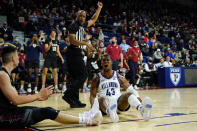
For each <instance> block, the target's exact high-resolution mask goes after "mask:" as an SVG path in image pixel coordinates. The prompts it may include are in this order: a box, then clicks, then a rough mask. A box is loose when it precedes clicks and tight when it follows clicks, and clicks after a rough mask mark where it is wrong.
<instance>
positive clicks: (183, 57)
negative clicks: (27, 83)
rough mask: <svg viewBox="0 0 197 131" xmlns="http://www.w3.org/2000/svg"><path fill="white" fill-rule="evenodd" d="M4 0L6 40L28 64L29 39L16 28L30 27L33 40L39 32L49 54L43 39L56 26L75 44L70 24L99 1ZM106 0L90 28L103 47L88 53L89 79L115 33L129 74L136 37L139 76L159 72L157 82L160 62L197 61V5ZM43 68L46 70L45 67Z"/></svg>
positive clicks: (0, 38)
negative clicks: (17, 33)
mask: <svg viewBox="0 0 197 131" xmlns="http://www.w3.org/2000/svg"><path fill="white" fill-rule="evenodd" d="M0 3H1V4H0V5H1V7H0V12H1V15H6V16H7V18H8V23H4V24H3V26H2V27H1V28H0V44H1V45H4V46H5V45H6V44H8V43H6V42H10V43H12V44H14V45H15V46H16V47H17V48H18V51H19V57H20V66H21V67H24V68H26V65H25V63H26V62H25V61H26V59H27V58H28V55H27V54H28V53H27V48H26V47H27V45H28V43H29V41H28V42H27V43H19V42H18V36H17V37H15V38H13V36H12V29H16V30H22V31H24V32H25V37H28V38H30V41H32V39H33V37H32V36H33V34H34V35H35V34H37V35H38V38H37V39H36V40H37V42H38V43H39V44H40V54H43V55H42V56H43V58H45V49H44V46H43V45H44V43H45V40H46V39H47V37H48V36H49V34H50V30H51V29H55V30H56V34H57V39H58V40H59V43H65V44H66V46H67V45H69V40H68V39H67V35H68V31H67V28H68V26H69V24H70V23H72V22H73V20H74V18H76V12H77V11H78V10H80V9H84V10H86V11H87V19H89V17H90V16H92V14H93V13H94V12H95V7H94V6H93V5H95V2H94V1H91V0H78V1H75V0H72V1H64V0H51V1H47V0H32V1H26V0H20V1H18V0H12V1H11V0H10V1H5V0H4V1H1V2H0ZM103 4H104V7H103V8H104V9H103V10H102V12H101V16H100V17H99V20H98V21H97V22H96V24H95V25H94V26H93V27H90V28H88V29H86V35H91V36H92V37H91V39H90V40H89V41H90V43H91V44H92V45H94V46H95V48H96V49H97V53H95V54H91V55H87V56H88V57H87V58H85V60H86V61H87V67H88V69H89V74H90V78H89V80H91V77H92V74H93V73H96V72H97V71H98V69H99V68H100V64H99V60H100V56H101V54H103V53H108V50H107V51H106V49H108V48H109V47H108V46H110V44H111V43H112V42H113V39H116V40H117V44H118V45H120V49H121V51H122V52H121V53H120V54H118V55H120V57H121V54H122V57H123V60H121V63H120V64H119V65H118V66H119V68H118V69H119V70H120V72H121V73H123V75H125V76H126V77H128V78H129V75H126V74H127V73H128V72H129V70H130V69H129V66H128V56H127V54H128V50H129V49H130V48H133V47H134V43H135V42H136V41H137V42H138V47H139V48H140V51H141V59H142V63H138V72H137V78H139V79H140V78H141V77H143V76H150V77H152V78H155V79H154V80H155V81H153V83H151V84H155V85H157V80H156V78H157V73H156V72H157V70H158V68H163V67H184V66H197V12H196V10H195V9H188V8H186V7H185V6H183V5H177V4H176V5H174V4H173V3H172V4H170V3H167V2H159V1H155V0H127V1H125V2H122V1H120V0H117V1H113V0H107V1H103ZM19 17H20V18H21V17H22V18H24V21H19ZM8 25H9V26H10V27H11V28H9V26H8ZM3 43H4V44H3ZM64 48H65V47H64V46H63V47H62V48H60V52H61V53H65V52H66V50H65V49H64ZM25 55H27V56H25ZM112 58H113V56H112ZM39 59H42V57H39ZM119 59H120V58H119ZM65 62H66V58H65ZM123 68H124V69H123ZM18 70H22V69H20V68H19V69H18ZM40 70H41V71H42V68H41V67H40ZM59 79H60V78H59ZM137 80H138V79H137ZM87 81H88V80H87ZM87 83H88V82H87ZM139 83H140V82H137V84H138V86H140V85H139ZM86 85H88V84H86Z"/></svg>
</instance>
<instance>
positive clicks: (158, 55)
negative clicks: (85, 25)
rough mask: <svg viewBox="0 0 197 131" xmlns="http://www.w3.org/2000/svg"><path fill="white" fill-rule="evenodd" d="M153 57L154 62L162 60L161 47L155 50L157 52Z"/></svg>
mask: <svg viewBox="0 0 197 131" xmlns="http://www.w3.org/2000/svg"><path fill="white" fill-rule="evenodd" d="M153 58H154V63H158V62H159V61H160V59H161V58H162V55H161V50H160V49H157V51H155V53H154V54H153Z"/></svg>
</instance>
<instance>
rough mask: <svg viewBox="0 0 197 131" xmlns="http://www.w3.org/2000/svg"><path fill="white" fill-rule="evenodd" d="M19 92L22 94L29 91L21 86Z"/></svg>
mask: <svg viewBox="0 0 197 131" xmlns="http://www.w3.org/2000/svg"><path fill="white" fill-rule="evenodd" d="M19 93H20V94H25V93H27V92H26V91H25V90H24V89H21V88H20V89H19Z"/></svg>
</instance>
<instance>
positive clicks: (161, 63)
mask: <svg viewBox="0 0 197 131" xmlns="http://www.w3.org/2000/svg"><path fill="white" fill-rule="evenodd" d="M163 67H164V58H163V57H162V58H161V59H160V62H159V63H157V64H155V68H156V70H158V68H163Z"/></svg>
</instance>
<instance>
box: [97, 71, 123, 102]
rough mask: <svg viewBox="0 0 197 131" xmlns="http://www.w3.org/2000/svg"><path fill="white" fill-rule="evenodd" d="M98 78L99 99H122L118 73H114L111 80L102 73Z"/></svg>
mask: <svg viewBox="0 0 197 131" xmlns="http://www.w3.org/2000/svg"><path fill="white" fill-rule="evenodd" d="M98 77H99V85H98V97H116V98H118V97H120V95H121V93H120V82H119V78H118V74H117V72H116V71H113V75H112V77H110V78H106V77H104V76H103V75H102V74H101V72H100V73H98Z"/></svg>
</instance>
